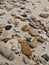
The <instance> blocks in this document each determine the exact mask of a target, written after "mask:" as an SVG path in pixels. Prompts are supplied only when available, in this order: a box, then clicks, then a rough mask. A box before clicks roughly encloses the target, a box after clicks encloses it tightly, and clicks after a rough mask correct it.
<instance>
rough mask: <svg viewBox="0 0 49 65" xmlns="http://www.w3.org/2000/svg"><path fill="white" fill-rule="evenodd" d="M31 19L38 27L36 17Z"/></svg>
mask: <svg viewBox="0 0 49 65" xmlns="http://www.w3.org/2000/svg"><path fill="white" fill-rule="evenodd" d="M31 19H32V20H33V22H34V23H35V24H36V25H38V22H37V20H36V18H35V17H31Z"/></svg>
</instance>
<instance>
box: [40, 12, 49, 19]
mask: <svg viewBox="0 0 49 65" xmlns="http://www.w3.org/2000/svg"><path fill="white" fill-rule="evenodd" d="M39 16H40V17H42V18H48V17H49V14H42V13H41V14H40V15H39Z"/></svg>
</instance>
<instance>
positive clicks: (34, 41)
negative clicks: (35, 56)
mask: <svg viewBox="0 0 49 65" xmlns="http://www.w3.org/2000/svg"><path fill="white" fill-rule="evenodd" d="M30 46H31V47H32V48H34V47H37V39H34V40H32V41H31V43H30Z"/></svg>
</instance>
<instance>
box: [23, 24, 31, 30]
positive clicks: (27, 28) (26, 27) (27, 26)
mask: <svg viewBox="0 0 49 65" xmlns="http://www.w3.org/2000/svg"><path fill="white" fill-rule="evenodd" d="M29 28H30V27H29V25H24V26H23V27H22V30H23V31H28V30H29Z"/></svg>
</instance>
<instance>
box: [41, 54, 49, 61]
mask: <svg viewBox="0 0 49 65" xmlns="http://www.w3.org/2000/svg"><path fill="white" fill-rule="evenodd" d="M41 57H42V58H44V59H45V60H46V61H49V56H48V55H47V54H45V55H42V56H41Z"/></svg>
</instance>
